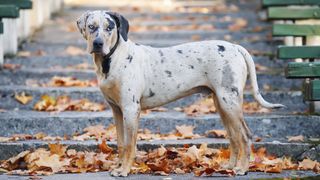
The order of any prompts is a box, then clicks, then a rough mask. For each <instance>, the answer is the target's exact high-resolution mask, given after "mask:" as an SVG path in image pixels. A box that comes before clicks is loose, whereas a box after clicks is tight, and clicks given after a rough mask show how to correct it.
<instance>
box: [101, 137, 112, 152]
mask: <svg viewBox="0 0 320 180" xmlns="http://www.w3.org/2000/svg"><path fill="white" fill-rule="evenodd" d="M99 149H100V151H101V152H103V153H105V154H109V153H112V152H113V149H112V148H111V147H109V146H108V145H107V143H106V140H102V143H101V144H99Z"/></svg>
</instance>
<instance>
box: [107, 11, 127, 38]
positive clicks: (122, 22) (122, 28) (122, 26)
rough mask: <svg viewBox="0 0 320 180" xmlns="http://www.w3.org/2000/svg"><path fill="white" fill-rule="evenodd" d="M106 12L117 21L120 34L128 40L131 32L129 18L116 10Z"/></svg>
mask: <svg viewBox="0 0 320 180" xmlns="http://www.w3.org/2000/svg"><path fill="white" fill-rule="evenodd" d="M106 13H107V14H109V15H110V16H111V17H112V18H113V19H114V20H115V21H116V23H117V26H118V29H119V33H120V35H121V36H122V38H123V39H124V40H125V41H127V40H128V32H129V22H128V20H127V19H126V18H124V17H123V16H122V15H120V14H118V13H116V12H110V11H107V12H106Z"/></svg>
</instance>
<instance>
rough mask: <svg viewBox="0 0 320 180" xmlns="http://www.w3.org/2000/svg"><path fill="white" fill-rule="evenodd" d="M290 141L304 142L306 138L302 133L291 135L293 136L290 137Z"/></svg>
mask: <svg viewBox="0 0 320 180" xmlns="http://www.w3.org/2000/svg"><path fill="white" fill-rule="evenodd" d="M288 141H289V142H303V141H304V138H303V136H302V135H299V136H291V137H288Z"/></svg>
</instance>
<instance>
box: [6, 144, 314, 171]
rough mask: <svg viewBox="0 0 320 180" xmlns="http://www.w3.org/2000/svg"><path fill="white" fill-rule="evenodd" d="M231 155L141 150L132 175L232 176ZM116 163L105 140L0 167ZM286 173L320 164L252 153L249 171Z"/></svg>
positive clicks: (39, 152) (54, 148)
mask: <svg viewBox="0 0 320 180" xmlns="http://www.w3.org/2000/svg"><path fill="white" fill-rule="evenodd" d="M229 156H230V151H229V150H228V149H212V148H208V147H207V144H201V145H200V147H196V146H195V145H193V146H191V147H190V146H188V145H185V146H184V147H182V148H175V147H167V148H165V147H163V146H161V147H160V148H157V149H154V150H150V151H149V152H145V151H138V152H137V157H136V160H135V163H134V165H133V167H132V168H131V173H143V174H149V173H153V174H159V175H168V174H170V173H176V174H184V173H194V175H196V176H201V175H212V174H213V173H221V174H226V175H229V176H233V175H235V173H234V171H232V170H227V169H223V168H222V167H223V165H224V164H226V163H227V162H228V159H229ZM117 160H118V155H117V154H116V152H115V151H114V150H113V149H112V148H111V147H109V146H108V145H107V144H106V141H102V143H101V144H99V145H98V151H97V152H88V151H76V150H75V149H68V147H67V146H63V145H60V144H49V150H47V149H44V148H39V149H36V150H34V151H23V152H21V153H20V154H18V155H17V156H14V157H12V158H10V159H8V160H5V161H3V162H1V165H0V167H1V168H2V169H3V171H7V173H8V174H18V175H50V174H54V173H83V172H98V171H109V170H112V169H113V168H115V164H116V161H117ZM283 170H313V171H314V172H317V173H319V172H320V164H319V163H318V162H317V161H312V160H310V159H304V160H303V161H301V162H299V163H294V162H292V161H291V159H290V158H276V157H274V156H268V155H267V154H266V149H265V148H260V149H258V150H257V151H252V154H251V158H250V171H261V172H270V173H280V172H282V171H283Z"/></svg>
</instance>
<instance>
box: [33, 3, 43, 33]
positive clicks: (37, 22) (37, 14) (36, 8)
mask: <svg viewBox="0 0 320 180" xmlns="http://www.w3.org/2000/svg"><path fill="white" fill-rule="evenodd" d="M32 4H33V8H32V10H31V15H30V22H31V27H32V31H34V30H36V29H38V28H40V27H41V25H42V23H43V21H44V15H43V10H42V7H43V4H44V3H43V0H32Z"/></svg>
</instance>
